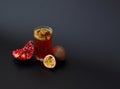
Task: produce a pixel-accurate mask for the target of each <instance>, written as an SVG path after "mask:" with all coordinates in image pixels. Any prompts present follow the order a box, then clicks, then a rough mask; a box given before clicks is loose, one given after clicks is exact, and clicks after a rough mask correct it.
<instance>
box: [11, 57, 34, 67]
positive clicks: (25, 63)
mask: <svg viewBox="0 0 120 89" xmlns="http://www.w3.org/2000/svg"><path fill="white" fill-rule="evenodd" d="M13 62H14V64H15V66H17V67H19V68H29V67H33V66H35V60H34V58H32V59H31V60H27V61H23V60H16V59H14V60H13Z"/></svg>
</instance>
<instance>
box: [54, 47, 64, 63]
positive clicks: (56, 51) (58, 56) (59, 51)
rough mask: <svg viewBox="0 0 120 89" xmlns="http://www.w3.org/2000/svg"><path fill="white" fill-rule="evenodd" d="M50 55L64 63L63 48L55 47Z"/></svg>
mask: <svg viewBox="0 0 120 89" xmlns="http://www.w3.org/2000/svg"><path fill="white" fill-rule="evenodd" d="M52 53H53V55H54V56H55V57H56V59H57V60H58V61H65V58H66V52H65V49H64V47H62V46H59V45H57V46H55V47H54V48H53V49H52Z"/></svg>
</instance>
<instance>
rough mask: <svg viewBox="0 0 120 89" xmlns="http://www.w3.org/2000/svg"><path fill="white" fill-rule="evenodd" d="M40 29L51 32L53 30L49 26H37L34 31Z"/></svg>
mask: <svg viewBox="0 0 120 89" xmlns="http://www.w3.org/2000/svg"><path fill="white" fill-rule="evenodd" d="M40 28H47V29H49V30H51V31H52V32H53V29H52V28H51V27H50V26H37V27H35V28H34V30H37V29H40Z"/></svg>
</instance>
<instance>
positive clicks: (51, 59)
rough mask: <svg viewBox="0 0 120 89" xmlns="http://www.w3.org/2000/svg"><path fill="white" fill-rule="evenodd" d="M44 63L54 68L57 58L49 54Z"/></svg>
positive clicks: (47, 66)
mask: <svg viewBox="0 0 120 89" xmlns="http://www.w3.org/2000/svg"><path fill="white" fill-rule="evenodd" d="M43 64H44V66H45V67H46V68H54V67H55V66H56V60H55V57H54V56H53V55H47V56H45V58H44V59H43Z"/></svg>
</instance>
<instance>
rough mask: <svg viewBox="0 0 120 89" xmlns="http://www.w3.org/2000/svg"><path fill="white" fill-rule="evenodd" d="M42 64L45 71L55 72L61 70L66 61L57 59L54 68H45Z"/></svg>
mask: <svg viewBox="0 0 120 89" xmlns="http://www.w3.org/2000/svg"><path fill="white" fill-rule="evenodd" d="M42 66H43V68H44V69H45V70H46V71H51V72H57V71H60V70H63V69H64V68H65V67H66V66H67V61H57V63H56V66H55V68H52V69H48V68H45V67H44V65H43V64H42Z"/></svg>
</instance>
